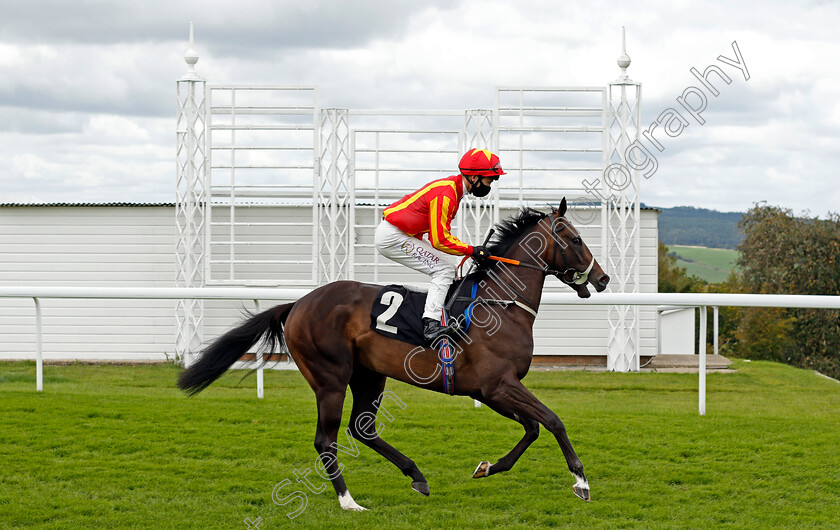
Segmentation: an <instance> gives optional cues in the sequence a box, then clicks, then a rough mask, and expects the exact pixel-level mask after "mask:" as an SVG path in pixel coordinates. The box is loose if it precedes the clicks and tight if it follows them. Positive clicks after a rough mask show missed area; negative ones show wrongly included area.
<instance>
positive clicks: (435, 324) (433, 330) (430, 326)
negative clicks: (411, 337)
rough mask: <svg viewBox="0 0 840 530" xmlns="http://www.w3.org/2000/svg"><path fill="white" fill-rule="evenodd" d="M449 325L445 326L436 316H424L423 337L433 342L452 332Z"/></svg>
mask: <svg viewBox="0 0 840 530" xmlns="http://www.w3.org/2000/svg"><path fill="white" fill-rule="evenodd" d="M452 331H453V330H452V328H451V327H449V326H443V325H441V323H440V320H438V319H435V318H423V338H424V339H426V340H427V341H428V342H429V343H430V344H433V343H434V342H435V341H436V340H437V339H438V338H440V337H442V336H444V335H448V334H449V333H450V332H452Z"/></svg>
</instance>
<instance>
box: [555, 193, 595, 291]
mask: <svg viewBox="0 0 840 530" xmlns="http://www.w3.org/2000/svg"><path fill="white" fill-rule="evenodd" d="M565 215H566V198H565V197H563V200H562V201H561V202H560V207H559V208H558V209H556V210H553V211H552V212H551V214H550V215H548V216H547V217H546V218H545V219H544V220H543V221H542V223H545V226H544V227H543V228H545V229H546V230H548V231H549V232H550V235H551V240H550V241H548V244H547V245H546V248H545V251H544V254H543V259H544V260H545V262H546V264H547V265H548V267H549V268H550V269H552V271H551V272H552V273H553V274H554V275H555V276H556V277H557V278H558V279H559V280H560V281H561V282H563V283H565V284H566V285H568V286H569V287H571V288H572V289H574V290H575V292H577V294H578V296H579V297H581V298H589V289H588V288H587V286H586V284H587V283H590V284H592V285H593V286H594V287H595V290H596V291H598V292H599V293H600V292H601V291H603V290H604V289H606V288H607V284H608V283H610V277H609V276H607V274H606V273H605V272H604V270H603V269H602V268H601V266H600V265H599V264H598V262H597V261H596V260H595V256H593V255H592V251H590V250H589V247H588V246H586V243H584V241H583V238H581V236H580V233H579V232H578V231H577V230H575V227H574V226H572V223H571V222H569V220H568V219H566V218H565V217H564V216H565Z"/></svg>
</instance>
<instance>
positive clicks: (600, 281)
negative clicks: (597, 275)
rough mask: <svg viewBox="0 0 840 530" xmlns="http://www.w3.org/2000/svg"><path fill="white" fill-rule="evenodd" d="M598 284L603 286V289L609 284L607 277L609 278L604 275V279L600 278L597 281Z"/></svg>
mask: <svg viewBox="0 0 840 530" xmlns="http://www.w3.org/2000/svg"><path fill="white" fill-rule="evenodd" d="M598 283H600V284H601V285H603V286H605V287H606V285H607V284H608V283H610V277H609V276H607V275H604V277H603V278H601V279H600V280H598Z"/></svg>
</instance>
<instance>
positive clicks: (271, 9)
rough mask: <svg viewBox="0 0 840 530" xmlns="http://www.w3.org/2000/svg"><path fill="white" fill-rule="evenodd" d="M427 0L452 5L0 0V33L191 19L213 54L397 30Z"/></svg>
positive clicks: (131, 36)
mask: <svg viewBox="0 0 840 530" xmlns="http://www.w3.org/2000/svg"><path fill="white" fill-rule="evenodd" d="M434 6H447V7H452V6H453V3H452V2H444V1H443V0H435V1H432V2H428V1H427V2H422V3H419V2H414V1H408V0H397V1H389V2H381V1H377V0H361V1H354V2H347V1H344V0H315V1H305V2H304V1H296V0H284V1H274V2H258V1H253V0H240V1H238V2H220V1H209V2H208V1H187V2H171V1H169V2H165V1H160V0H152V1H145V2H114V1H111V0H92V1H86V2H67V1H64V0H39V1H37V2H28V1H26V2H24V1H20V0H2V1H0V13H2V18H1V19H0V41H3V40H5V41H21V42H28V43H38V44H47V43H90V44H99V45H102V44H115V43H127V42H146V41H152V40H170V41H174V40H185V37H186V35H187V28H188V23H189V22H190V21H193V22H195V24H196V31H197V32H198V34H199V35H201V36H202V39H206V40H205V42H206V43H207V46H208V47H209V48H211V49H212V51H214V52H216V53H219V54H224V53H232V54H238V53H241V52H243V51H248V50H254V51H257V50H259V48H260V47H263V48H265V47H270V48H286V47H292V48H294V47H320V48H330V47H352V46H358V45H361V44H363V43H365V42H368V41H370V40H371V39H374V38H382V37H389V36H398V35H399V34H400V33H401V31H403V30H404V29H405V28H406V26H407V24H408V21H409V20H410V18H411V16H412V15H413V14H414V13H416V12H418V11H421V10H423V9H428V8H430V7H434ZM255 43H258V44H256V45H255Z"/></svg>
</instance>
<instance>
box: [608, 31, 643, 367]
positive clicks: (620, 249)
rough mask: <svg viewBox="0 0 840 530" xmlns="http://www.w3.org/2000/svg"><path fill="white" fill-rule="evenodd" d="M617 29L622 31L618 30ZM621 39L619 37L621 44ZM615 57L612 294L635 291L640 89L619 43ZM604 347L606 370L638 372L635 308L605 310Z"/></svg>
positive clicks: (611, 122) (610, 206)
mask: <svg viewBox="0 0 840 530" xmlns="http://www.w3.org/2000/svg"><path fill="white" fill-rule="evenodd" d="M622 31H623V30H622ZM623 40H624V36H623V34H622V41H623ZM622 52H623V53H622V55H621V57H619V59H618V66H619V67H620V68H621V76H620V77H619V78H618V80H616V81H615V82H613V83H610V84H609V89H608V90H609V94H608V98H607V100H608V103H609V108H608V112H607V113H606V115H605V119H606V122H607V123H606V125H605V136H606V141H607V149H606V152H605V157H604V170H603V178H602V186H601V190H602V201H601V205H602V212H603V216H602V240H603V244H604V249H603V257H602V264H604V265H605V268H606V270H608V271H610V278H611V282H610V287H611V289H610V290H611V291H612V292H619V293H638V292H639V286H640V280H639V270H640V267H639V257H640V253H641V243H640V232H641V228H640V226H641V212H640V206H641V205H640V179H639V171H638V170H637V169H635V167H636V164H634V163H632V161H631V163H630V164H628V159H627V157H628V154H629V150H630V147H631V145H632V144H633V143H634V142H636V141H638V140H639V133H640V121H641V90H642V88H641V85H640V84H639V83H635V82H633V81H631V80H630V78H629V77H628V76H627V67H628V66H630V57H629V56H628V55H627V53H626V51H625V49H624V43H623V42H622ZM608 318H609V323H610V335H609V343H608V346H607V368H608V369H610V370H615V371H621V372H626V371H636V370H638V369H639V340H640V339H639V307H638V306H611V307H610V309H609V313H608Z"/></svg>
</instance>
